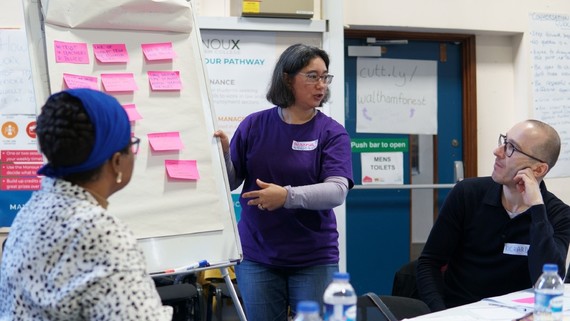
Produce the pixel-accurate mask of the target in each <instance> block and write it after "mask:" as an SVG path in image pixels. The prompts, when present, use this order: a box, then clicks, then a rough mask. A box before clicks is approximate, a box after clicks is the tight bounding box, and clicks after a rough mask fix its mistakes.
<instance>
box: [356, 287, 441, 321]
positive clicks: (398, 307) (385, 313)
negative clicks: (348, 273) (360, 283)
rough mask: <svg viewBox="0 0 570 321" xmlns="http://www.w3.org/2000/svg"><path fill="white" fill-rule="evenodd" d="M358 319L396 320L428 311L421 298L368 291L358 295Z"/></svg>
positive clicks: (363, 320)
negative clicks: (379, 294) (378, 294)
mask: <svg viewBox="0 0 570 321" xmlns="http://www.w3.org/2000/svg"><path fill="white" fill-rule="evenodd" d="M357 310H358V312H357V319H358V321H397V320H402V319H408V318H414V317H417V316H420V315H424V314H428V313H430V312H431V311H430V309H429V307H428V306H427V305H426V304H425V303H424V302H423V301H421V300H418V299H414V298H407V297H401V296H391V295H382V296H377V295H376V294H374V293H372V292H369V293H366V294H364V295H361V296H359V297H358V301H357Z"/></svg>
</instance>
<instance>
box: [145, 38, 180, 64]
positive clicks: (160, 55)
mask: <svg viewBox="0 0 570 321" xmlns="http://www.w3.org/2000/svg"><path fill="white" fill-rule="evenodd" d="M141 47H142V50H143V53H144V56H145V57H146V59H148V60H165V59H173V58H174V57H176V54H175V53H174V49H172V42H162V43H146V44H142V45H141Z"/></svg>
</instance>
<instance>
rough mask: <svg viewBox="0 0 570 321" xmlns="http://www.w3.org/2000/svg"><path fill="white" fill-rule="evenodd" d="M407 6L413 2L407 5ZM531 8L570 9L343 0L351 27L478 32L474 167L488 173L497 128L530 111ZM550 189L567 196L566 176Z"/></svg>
mask: <svg viewBox="0 0 570 321" xmlns="http://www.w3.org/2000/svg"><path fill="white" fill-rule="evenodd" d="M410 8H413V9H411V10H410ZM530 12H550V13H558V14H569V13H570V2H568V1H563V0H555V1H534V0H510V1H492V0H482V1H473V0H469V1H467V0H463V1H455V0H434V1H421V0H408V1H396V2H395V1H386V0H350V1H348V0H344V12H343V14H344V24H345V26H348V27H351V28H360V29H366V28H370V29H378V30H403V31H420V32H421V31H425V32H449V33H471V34H475V35H477V38H476V55H477V108H478V115H477V123H478V129H477V131H478V146H477V150H478V173H479V175H490V173H491V172H492V170H493V161H494V156H493V154H492V151H493V149H494V148H495V147H496V145H497V136H498V134H499V133H502V132H505V131H506V130H508V129H509V128H510V127H511V126H512V124H513V123H515V122H517V121H519V120H522V119H525V118H529V117H531V115H532V111H531V105H530V89H531V88H530V67H529V66H530V62H529V61H530V58H529V56H528V52H529V50H528V45H527V44H526V43H525V42H527V41H526V40H527V39H526V37H527V35H526V32H527V25H528V14H529V13H530ZM546 182H547V184H548V187H549V189H550V190H551V191H552V192H554V193H555V194H557V195H558V196H559V197H560V198H561V199H563V200H565V201H566V202H570V190H568V189H567V188H565V186H564V185H567V184H568V183H569V179H567V178H558V179H547V180H546Z"/></svg>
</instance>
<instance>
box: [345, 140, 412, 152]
mask: <svg viewBox="0 0 570 321" xmlns="http://www.w3.org/2000/svg"><path fill="white" fill-rule="evenodd" d="M408 145H409V144H408V139H407V138H354V139H351V141H350V147H351V149H352V152H353V153H369V152H407V151H408V147H409V146H408Z"/></svg>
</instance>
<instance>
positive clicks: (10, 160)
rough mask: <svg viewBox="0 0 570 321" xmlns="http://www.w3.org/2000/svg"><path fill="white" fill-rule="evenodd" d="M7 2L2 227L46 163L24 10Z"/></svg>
mask: <svg viewBox="0 0 570 321" xmlns="http://www.w3.org/2000/svg"><path fill="white" fill-rule="evenodd" d="M7 6H8V8H5V9H6V10H3V12H4V13H3V14H2V16H0V17H2V19H0V62H1V63H0V75H1V77H0V227H6V226H10V225H11V224H12V221H13V220H14V217H15V216H16V214H17V213H18V211H19V210H20V208H22V206H23V205H24V204H25V203H26V202H27V201H28V199H29V198H30V195H31V193H32V191H34V190H37V189H39V187H40V178H39V177H38V176H37V174H36V170H37V169H38V168H39V166H41V164H42V156H41V154H40V153H39V152H38V149H37V145H36V136H35V118H36V117H35V113H36V99H35V94H34V85H33V81H32V69H31V64H30V56H29V52H28V48H29V46H28V43H27V38H26V29H25V25H24V23H23V12H22V9H21V4H20V3H19V2H17V1H8V2H7ZM14 12H18V13H19V14H13V13H14ZM7 13H11V14H7Z"/></svg>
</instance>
